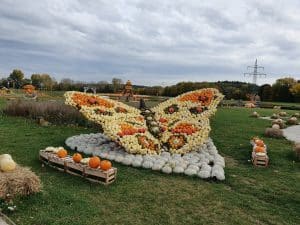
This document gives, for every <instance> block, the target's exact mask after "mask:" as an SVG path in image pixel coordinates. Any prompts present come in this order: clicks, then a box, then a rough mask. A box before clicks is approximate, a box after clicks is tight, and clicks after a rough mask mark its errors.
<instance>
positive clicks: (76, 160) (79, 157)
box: [73, 153, 82, 163]
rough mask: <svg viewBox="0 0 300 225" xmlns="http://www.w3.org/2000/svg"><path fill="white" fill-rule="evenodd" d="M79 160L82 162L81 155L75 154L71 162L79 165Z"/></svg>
mask: <svg viewBox="0 0 300 225" xmlns="http://www.w3.org/2000/svg"><path fill="white" fill-rule="evenodd" d="M81 160H82V156H81V154H79V153H75V154H74V155H73V161H74V162H76V163H80V161H81Z"/></svg>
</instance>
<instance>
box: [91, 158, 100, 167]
mask: <svg viewBox="0 0 300 225" xmlns="http://www.w3.org/2000/svg"><path fill="white" fill-rule="evenodd" d="M89 166H90V167H91V168H94V169H95V168H98V167H99V166H100V158H99V157H98V156H93V157H92V158H90V160H89Z"/></svg>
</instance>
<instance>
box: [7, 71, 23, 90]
mask: <svg viewBox="0 0 300 225" xmlns="http://www.w3.org/2000/svg"><path fill="white" fill-rule="evenodd" d="M8 79H9V80H10V81H11V82H12V83H13V87H14V88H20V87H21V84H22V80H23V79H24V73H23V72H22V71H21V70H18V69H14V70H13V71H12V72H11V74H10V75H9V77H8Z"/></svg>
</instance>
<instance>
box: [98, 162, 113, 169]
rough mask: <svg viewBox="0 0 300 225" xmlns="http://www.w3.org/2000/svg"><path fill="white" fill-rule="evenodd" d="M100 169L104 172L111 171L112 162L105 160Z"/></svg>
mask: <svg viewBox="0 0 300 225" xmlns="http://www.w3.org/2000/svg"><path fill="white" fill-rule="evenodd" d="M100 168H101V169H102V170H109V169H110V168H111V162H110V161H108V160H103V161H101V162H100Z"/></svg>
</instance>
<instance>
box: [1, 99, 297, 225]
mask: <svg viewBox="0 0 300 225" xmlns="http://www.w3.org/2000/svg"><path fill="white" fill-rule="evenodd" d="M0 104H2V105H3V104H5V101H4V100H0ZM255 110H256V111H258V112H259V113H260V114H262V115H270V114H271V113H272V112H273V110H268V109H262V110H260V109H255ZM252 111H253V110H250V109H244V108H221V109H219V110H218V112H217V114H216V116H215V117H213V119H212V122H211V124H212V133H211V136H212V138H213V140H214V142H215V145H216V146H217V148H218V150H219V153H220V154H221V155H223V156H224V157H225V160H226V168H225V173H226V180H225V181H224V182H215V181H204V180H201V179H199V178H190V177H187V176H181V175H171V176H170V175H165V174H162V173H159V172H153V171H150V170H144V169H136V168H132V167H126V166H122V165H120V164H117V163H114V166H116V167H117V168H118V177H117V180H116V182H115V183H113V184H112V185H110V186H107V187H106V186H102V185H95V184H90V183H88V182H87V181H85V180H83V179H81V178H78V177H73V176H71V175H67V174H64V173H61V172H58V171H56V170H54V169H51V168H42V167H41V164H40V162H39V160H38V152H39V150H40V149H43V148H45V147H47V146H61V145H64V141H65V139H66V138H67V137H69V136H72V135H77V134H80V133H90V132H96V130H92V129H86V128H83V127H66V126H50V127H40V126H38V125H37V124H36V123H35V122H33V121H29V120H25V119H23V118H13V117H7V116H4V115H1V117H0V143H1V144H0V154H1V153H10V154H12V155H13V157H14V159H15V160H16V161H17V162H18V163H19V164H21V165H23V166H29V167H31V168H32V170H33V171H35V172H36V173H37V174H38V175H39V176H40V178H41V180H42V183H43V191H42V192H41V193H39V194H36V195H33V196H29V197H23V198H19V199H17V200H16V201H15V203H16V205H17V210H16V211H15V212H14V213H12V214H10V215H9V216H10V218H11V219H12V220H14V221H15V222H16V224H22V225H29V224H31V225H67V224H68V225H79V224H80V225H94V224H147V225H152V224H153V225H154V224H249V225H250V224H251V225H252V224H278V225H279V224H280V225H281V224H299V221H300V207H299V206H300V192H299V190H300V164H299V161H297V160H296V158H295V156H294V154H293V151H292V144H291V143H290V142H288V141H286V140H283V139H280V140H276V139H270V138H264V140H265V142H266V144H267V145H268V154H269V157H270V166H269V167H268V168H266V169H265V168H260V169H257V168H254V167H253V166H252V164H251V162H250V161H249V159H250V154H251V146H250V144H249V139H250V138H251V137H252V136H257V135H258V136H261V135H262V133H263V131H264V129H265V127H266V126H268V125H269V123H270V122H269V121H265V120H260V119H254V118H250V117H249V115H250V113H251V112H252Z"/></svg>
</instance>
